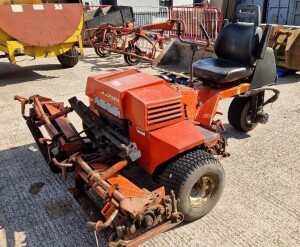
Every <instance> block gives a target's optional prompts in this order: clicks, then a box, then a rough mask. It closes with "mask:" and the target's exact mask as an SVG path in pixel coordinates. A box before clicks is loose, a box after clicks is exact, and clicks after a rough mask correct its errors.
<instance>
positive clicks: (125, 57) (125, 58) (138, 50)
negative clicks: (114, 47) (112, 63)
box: [124, 46, 142, 66]
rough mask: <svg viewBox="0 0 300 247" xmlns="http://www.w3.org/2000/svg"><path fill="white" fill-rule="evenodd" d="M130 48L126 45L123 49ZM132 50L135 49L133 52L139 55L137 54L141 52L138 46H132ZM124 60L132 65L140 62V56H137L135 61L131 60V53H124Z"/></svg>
mask: <svg viewBox="0 0 300 247" xmlns="http://www.w3.org/2000/svg"><path fill="white" fill-rule="evenodd" d="M130 49H131V48H130V47H127V48H126V49H125V51H128V50H130ZM134 50H135V53H136V54H137V55H139V54H140V53H141V52H142V51H141V49H140V48H138V47H137V46H135V47H134ZM124 60H125V62H126V63H127V64H128V65H130V66H134V65H137V64H139V63H140V62H141V60H142V58H137V60H136V61H132V59H131V55H128V54H124Z"/></svg>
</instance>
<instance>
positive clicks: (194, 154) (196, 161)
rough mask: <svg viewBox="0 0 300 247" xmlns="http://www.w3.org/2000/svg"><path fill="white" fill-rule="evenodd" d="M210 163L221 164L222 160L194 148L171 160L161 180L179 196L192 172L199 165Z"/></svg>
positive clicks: (168, 189) (160, 177)
mask: <svg viewBox="0 0 300 247" xmlns="http://www.w3.org/2000/svg"><path fill="white" fill-rule="evenodd" d="M210 163H215V164H217V165H220V166H221V164H220V162H219V161H218V160H217V159H216V158H215V157H213V156H212V155H210V154H209V153H207V152H205V151H203V150H199V149H196V150H193V151H191V152H188V153H186V154H184V155H182V156H181V157H179V158H178V159H175V160H174V161H173V162H171V163H170V164H169V165H168V166H167V167H166V169H165V170H164V172H163V173H162V174H161V175H160V176H159V182H160V183H161V184H162V185H164V186H165V188H166V189H167V191H170V190H173V191H174V193H175V195H176V196H178V194H179V191H180V190H181V189H182V186H183V184H184V182H185V181H186V180H187V179H188V178H189V176H190V175H191V174H192V172H194V171H195V170H196V169H197V168H198V167H199V166H205V165H208V164H210ZM169 174H172V178H170V177H169ZM178 185H180V186H178Z"/></svg>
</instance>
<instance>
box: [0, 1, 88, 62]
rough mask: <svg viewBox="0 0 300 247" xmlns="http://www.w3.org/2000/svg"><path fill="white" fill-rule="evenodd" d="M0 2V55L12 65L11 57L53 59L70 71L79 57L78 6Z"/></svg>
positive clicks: (80, 15)
mask: <svg viewBox="0 0 300 247" xmlns="http://www.w3.org/2000/svg"><path fill="white" fill-rule="evenodd" d="M51 1H53V0H50V1H47V3H45V1H41V0H0V52H3V53H4V54H2V55H1V57H7V58H8V59H9V61H10V62H11V63H12V64H15V63H16V60H15V56H17V55H28V56H31V57H37V58H45V57H53V56H57V58H58V60H59V62H60V63H61V64H62V65H63V66H64V67H73V66H75V65H76V64H77V62H78V55H79V54H81V55H82V54H83V46H82V39H81V31H82V27H83V8H82V4H81V3H80V2H79V1H77V2H75V1H74V0H58V1H55V0H54V1H55V3H54V1H53V3H51Z"/></svg>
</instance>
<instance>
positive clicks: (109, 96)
mask: <svg viewBox="0 0 300 247" xmlns="http://www.w3.org/2000/svg"><path fill="white" fill-rule="evenodd" d="M100 94H102V95H104V96H105V97H106V98H109V99H111V100H112V101H114V102H117V103H119V102H120V99H118V98H117V97H115V96H113V95H111V94H110V93H108V92H104V91H103V90H101V91H100Z"/></svg>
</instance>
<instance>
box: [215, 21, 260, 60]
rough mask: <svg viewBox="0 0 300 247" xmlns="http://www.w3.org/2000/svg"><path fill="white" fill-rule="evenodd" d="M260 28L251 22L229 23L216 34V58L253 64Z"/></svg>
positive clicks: (256, 54) (257, 47) (256, 56)
mask: <svg viewBox="0 0 300 247" xmlns="http://www.w3.org/2000/svg"><path fill="white" fill-rule="evenodd" d="M261 37H262V29H261V28H260V27H257V26H255V25H254V24H252V23H231V24H228V25H227V26H225V27H224V28H223V30H222V31H221V32H220V34H219V35H218V38H217V40H216V43H215V46H214V49H215V53H216V55H217V57H218V58H222V59H226V60H230V61H232V62H236V63H241V64H243V65H253V64H254V63H255V61H256V59H257V58H258V50H259V44H260V40H261Z"/></svg>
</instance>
